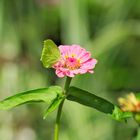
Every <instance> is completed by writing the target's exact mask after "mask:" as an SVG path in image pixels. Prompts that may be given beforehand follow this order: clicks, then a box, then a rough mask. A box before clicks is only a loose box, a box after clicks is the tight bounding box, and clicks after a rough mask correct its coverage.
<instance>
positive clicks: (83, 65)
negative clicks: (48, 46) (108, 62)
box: [53, 45, 97, 77]
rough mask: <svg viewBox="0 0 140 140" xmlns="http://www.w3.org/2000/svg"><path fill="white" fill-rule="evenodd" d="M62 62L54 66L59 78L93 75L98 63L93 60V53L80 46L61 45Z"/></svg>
mask: <svg viewBox="0 0 140 140" xmlns="http://www.w3.org/2000/svg"><path fill="white" fill-rule="evenodd" d="M59 50H60V53H61V58H60V60H59V61H58V62H57V63H56V64H54V65H53V68H55V69H56V75H57V76H58V77H64V76H69V77H74V76H75V75H76V74H84V73H87V72H89V73H93V72H94V71H93V68H94V67H95V64H96V63H97V60H96V59H93V58H91V53H90V52H87V51H86V50H85V49H84V48H81V47H80V46H79V45H71V46H68V45H60V46H59Z"/></svg>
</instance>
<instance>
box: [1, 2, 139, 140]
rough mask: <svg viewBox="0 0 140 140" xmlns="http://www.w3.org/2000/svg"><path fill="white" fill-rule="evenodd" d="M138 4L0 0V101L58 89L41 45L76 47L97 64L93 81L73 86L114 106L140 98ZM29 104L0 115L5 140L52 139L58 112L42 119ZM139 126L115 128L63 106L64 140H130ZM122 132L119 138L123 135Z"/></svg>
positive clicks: (93, 114) (87, 78)
mask: <svg viewBox="0 0 140 140" xmlns="http://www.w3.org/2000/svg"><path fill="white" fill-rule="evenodd" d="M139 9H140V1H139V0H133V1H131V0H116V1H114V0H106V1H102V0H12V1H8V0H0V98H1V99H3V98H4V97H7V96H8V95H12V94H14V93H17V92H19V91H25V90H27V89H33V88H39V87H40V88H41V87H47V86H49V85H54V84H60V85H63V83H64V80H65V79H62V80H60V79H58V78H57V77H56V76H55V74H54V71H53V70H52V69H44V68H43V67H42V65H41V63H40V55H41V50H42V47H43V40H44V39H46V38H51V39H52V40H54V41H55V42H56V43H57V45H60V44H73V43H74V44H77V43H78V44H80V45H82V46H83V47H86V48H87V49H88V50H90V51H91V52H93V56H94V57H96V58H97V59H98V65H97V66H96V69H95V74H94V75H90V74H85V75H79V76H76V77H75V78H74V79H73V81H72V85H75V86H78V87H82V88H83V89H85V90H88V91H90V92H93V93H95V94H97V95H99V96H102V97H105V98H107V99H109V100H110V101H112V102H114V103H115V102H116V103H117V97H118V96H120V95H121V96H122V94H125V93H128V92H130V91H134V92H137V91H140V85H139V83H140V78H139V77H140V72H139V71H140V61H139V60H140V55H139V54H140V47H139V46H140V10H139ZM42 108H43V107H42V106H41V105H40V106H36V105H34V104H32V105H27V106H23V107H19V108H16V109H14V110H12V111H10V112H9V111H8V112H3V111H1V112H0V116H1V117H0V138H1V139H3V140H25V139H26V140H51V139H52V137H53V128H54V119H55V115H56V114H55V113H54V114H53V115H50V116H48V120H46V121H44V120H43V119H42V114H41V111H42ZM135 127H136V124H135V123H134V122H133V121H132V120H129V121H128V123H127V124H125V123H118V122H115V121H113V120H111V119H110V118H109V117H108V116H105V115H104V114H102V113H99V112H97V111H96V110H92V109H89V108H87V107H83V106H81V105H78V104H76V103H72V102H68V101H67V102H66V103H65V107H64V110H63V115H62V125H61V135H60V139H61V140H85V139H86V140H124V139H125V140H130V139H131V136H132V135H133V130H134V128H135ZM122 132H123V133H122Z"/></svg>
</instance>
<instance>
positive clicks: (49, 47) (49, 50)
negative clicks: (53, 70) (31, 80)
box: [40, 39, 61, 68]
mask: <svg viewBox="0 0 140 140" xmlns="http://www.w3.org/2000/svg"><path fill="white" fill-rule="evenodd" d="M60 56H61V55H60V51H59V49H58V47H57V46H56V44H55V43H54V42H53V41H52V40H50V39H48V40H45V41H44V48H43V50H42V55H41V59H40V60H41V61H42V63H43V65H44V67H46V68H50V67H52V65H53V64H55V63H56V62H57V61H58V60H59V59H60Z"/></svg>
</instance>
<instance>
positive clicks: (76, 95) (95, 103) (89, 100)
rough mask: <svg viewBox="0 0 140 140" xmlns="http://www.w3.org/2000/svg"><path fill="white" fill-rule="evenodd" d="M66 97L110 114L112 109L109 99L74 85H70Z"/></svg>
mask: <svg viewBox="0 0 140 140" xmlns="http://www.w3.org/2000/svg"><path fill="white" fill-rule="evenodd" d="M67 99H68V100H71V101H75V102H78V103H80V104H83V105H86V106H89V107H92V108H95V109H97V110H99V111H101V112H104V113H110V114H112V112H113V109H114V105H113V104H112V103H110V102H109V101H107V100H105V99H103V98H101V97H98V96H96V95H94V94H92V93H89V92H88V91H85V90H82V89H79V88H76V87H70V89H69V91H68V96H67Z"/></svg>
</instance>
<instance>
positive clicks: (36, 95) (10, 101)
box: [0, 86, 63, 110]
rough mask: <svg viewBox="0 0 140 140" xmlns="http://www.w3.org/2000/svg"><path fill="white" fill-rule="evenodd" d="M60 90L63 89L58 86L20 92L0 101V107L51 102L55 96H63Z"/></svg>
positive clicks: (4, 108)
mask: <svg viewBox="0 0 140 140" xmlns="http://www.w3.org/2000/svg"><path fill="white" fill-rule="evenodd" d="M62 92H63V90H62V88H61V87H59V86H51V87H49V88H41V89H35V90H30V91H26V92H22V93H19V94H16V95H13V96H11V97H9V98H6V99H5V100H3V101H0V109H2V110H7V109H11V108H13V107H16V106H18V105H21V104H25V103H31V102H45V103H51V102H52V101H53V100H54V99H55V98H58V97H59V98H60V97H61V96H63V95H62Z"/></svg>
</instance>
